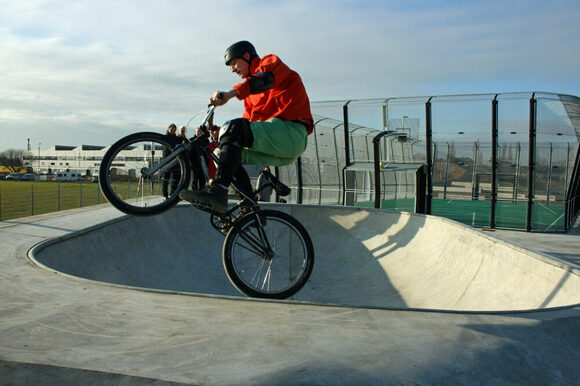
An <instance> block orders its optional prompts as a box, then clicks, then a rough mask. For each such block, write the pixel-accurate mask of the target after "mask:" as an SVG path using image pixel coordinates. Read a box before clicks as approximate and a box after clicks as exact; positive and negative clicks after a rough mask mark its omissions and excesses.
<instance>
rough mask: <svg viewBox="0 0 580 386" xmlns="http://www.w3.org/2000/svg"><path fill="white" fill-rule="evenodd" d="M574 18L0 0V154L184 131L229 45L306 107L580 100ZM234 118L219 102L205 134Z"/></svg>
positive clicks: (562, 12)
mask: <svg viewBox="0 0 580 386" xmlns="http://www.w3.org/2000/svg"><path fill="white" fill-rule="evenodd" d="M579 16H580V1H578V0H549V1H547V0H543V1H539V0H501V1H496V0H489V1H479V0H473V1H464V0H461V1H459V0H449V1H444V0H424V1H413V0H382V1H379V0H376V1H364V0H354V1H342V0H304V1H303V0H292V1H290V0H288V1H281V0H265V1H263V0H245V1H242V0H219V1H216V0H211V1H201V0H199V1H197V0H164V1H161V0H157V1H153V0H99V1H94V0H76V1H70V0H14V1H13V0H0V151H4V150H7V149H12V148H14V149H26V146H27V143H28V142H30V144H31V148H32V150H36V149H37V148H41V149H47V148H49V147H51V146H54V145H56V144H58V145H71V146H76V145H80V144H88V145H109V144H111V143H113V142H115V141H116V140H117V139H119V138H121V137H123V136H125V135H128V134H131V133H133V132H137V131H158V132H164V131H165V128H166V127H167V126H168V125H169V123H172V122H174V123H176V124H177V125H181V124H186V123H188V121H189V120H190V119H191V118H192V117H193V116H194V115H195V114H197V113H200V112H201V111H203V109H204V108H205V106H207V101H208V99H209V97H210V96H211V95H212V94H213V93H214V91H216V90H225V91H227V90H230V89H231V87H232V86H233V85H234V84H236V83H238V82H239V81H240V79H239V78H238V77H237V76H236V75H235V74H233V73H231V72H230V70H229V69H228V67H226V66H225V65H224V63H223V54H224V51H225V49H226V48H227V47H228V46H229V45H230V44H232V43H234V42H236V41H238V40H249V41H251V42H252V43H253V44H254V45H255V46H256V48H257V51H258V54H259V55H261V56H263V55H266V54H270V53H273V54H276V55H278V56H279V57H280V58H281V59H282V60H283V61H284V62H285V63H286V64H287V65H288V66H290V67H291V68H292V69H294V70H295V71H297V72H298V73H299V74H300V76H301V77H302V79H303V82H304V84H305V86H306V89H307V91H308V94H309V97H310V100H311V101H312V102H317V101H328V100H350V99H370V98H389V97H410V96H426V95H454V94H488V93H505V92H527V91H546V92H554V93H562V94H569V95H575V96H580V50H579V49H578V47H580V23H578V17H579ZM242 111H243V105H242V103H241V102H239V101H237V100H231V101H230V102H229V103H228V104H227V105H226V106H223V107H220V108H219V109H218V110H217V111H216V123H222V122H223V121H224V120H227V119H230V118H234V117H237V116H241V114H242ZM192 122H193V123H192V124H191V125H190V126H189V127H190V134H191V133H192V130H191V127H192V125H194V123H195V119H194V120H193V121H192Z"/></svg>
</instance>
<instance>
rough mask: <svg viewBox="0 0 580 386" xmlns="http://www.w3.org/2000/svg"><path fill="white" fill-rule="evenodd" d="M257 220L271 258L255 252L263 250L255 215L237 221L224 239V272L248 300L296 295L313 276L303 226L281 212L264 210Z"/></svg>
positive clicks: (311, 254)
mask: <svg viewBox="0 0 580 386" xmlns="http://www.w3.org/2000/svg"><path fill="white" fill-rule="evenodd" d="M260 218H261V222H262V223H263V224H264V225H263V228H262V229H263V230H264V233H265V235H266V236H267V239H268V242H269V243H270V245H271V249H272V251H273V256H272V257H265V256H266V254H265V253H264V250H261V251H259V250H258V249H260V248H264V240H263V239H261V237H260V231H259V229H260V226H259V225H257V215H256V213H249V214H247V215H245V216H244V217H242V218H240V219H239V220H237V221H236V222H235V223H234V225H233V226H232V228H231V229H230V231H229V232H228V234H227V236H226V239H225V241H224V246H223V251H222V258H223V265H224V269H225V271H226V274H227V276H228V278H229V280H230V282H231V283H232V284H233V285H234V287H236V288H237V289H238V290H239V291H240V292H242V293H243V294H245V295H247V296H250V297H257V298H269V299H286V298H288V297H290V296H292V295H294V294H295V293H296V292H298V291H299V290H300V289H301V288H302V287H303V286H304V285H305V284H306V282H307V281H308V278H309V277H310V274H311V273H312V268H313V266H314V248H313V246H312V240H311V239H310V235H309V234H308V232H307V231H306V229H305V228H304V226H302V224H300V222H298V220H296V219H295V218H294V217H292V216H290V215H288V214H286V213H284V212H280V211H276V210H264V211H261V212H260ZM250 240H253V241H250ZM252 244H255V245H252Z"/></svg>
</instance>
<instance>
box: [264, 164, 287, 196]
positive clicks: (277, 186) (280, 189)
mask: <svg viewBox="0 0 580 386" xmlns="http://www.w3.org/2000/svg"><path fill="white" fill-rule="evenodd" d="M261 174H263V175H264V176H266V178H267V179H268V181H270V183H271V184H272V186H273V187H274V190H275V191H276V193H278V194H279V195H280V196H287V195H289V194H290V192H292V189H291V188H290V187H289V186H287V185H285V184H284V183H282V182H280V180H279V179H277V178H276V176H274V175H273V174H272V173H270V172H268V171H265V170H262V172H261Z"/></svg>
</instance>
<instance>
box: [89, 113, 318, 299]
mask: <svg viewBox="0 0 580 386" xmlns="http://www.w3.org/2000/svg"><path fill="white" fill-rule="evenodd" d="M214 110H215V106H210V107H208V110H207V113H206V116H205V118H204V119H203V121H202V123H201V126H200V129H201V132H202V134H201V135H199V136H194V137H191V138H189V139H184V141H183V143H181V144H178V145H177V146H174V147H172V146H171V144H170V143H169V142H168V140H167V138H166V136H165V135H162V134H159V133H154V132H140V133H135V134H131V135H129V136H126V137H124V138H121V139H120V140H118V141H117V142H115V143H114V144H113V145H112V146H111V147H110V148H109V150H108V151H107V152H106V154H105V155H104V157H103V160H102V161H101V166H100V170H99V184H100V186H101V190H102V192H103V194H104V196H105V197H106V198H107V200H108V201H109V202H110V203H111V204H112V205H113V206H114V207H115V208H117V209H119V210H120V211H122V212H124V213H126V214H130V215H135V216H149V215H155V214H159V213H162V212H165V211H167V210H169V209H170V208H172V207H174V206H175V205H176V204H177V203H178V202H179V201H180V199H179V192H181V190H183V189H187V188H188V187H189V185H190V181H191V179H192V175H193V182H192V185H193V188H194V189H201V188H203V186H204V185H205V184H206V182H208V181H209V172H208V168H207V162H208V160H211V161H212V162H217V159H218V158H217V156H216V155H215V154H214V153H213V152H212V150H211V149H210V148H209V146H208V138H209V132H208V130H207V127H206V124H207V123H208V121H210V119H213V114H214ZM192 119H193V118H192ZM190 122H191V120H190ZM169 172H171V173H169ZM263 173H267V172H263ZM167 174H171V175H173V177H174V178H176V179H177V183H174V184H173V186H172V187H173V188H174V190H173V191H172V192H171V194H170V195H168V196H167V197H166V198H163V197H161V193H160V191H161V187H160V184H162V183H163V182H164V176H166V175H167ZM265 176H266V178H267V179H268V181H269V184H267V185H265V186H263V187H262V188H261V189H258V190H256V191H254V192H253V194H251V195H248V194H245V193H244V192H243V191H242V190H241V189H239V188H238V186H239V185H238V182H237V181H236V180H235V179H234V181H233V182H232V185H233V186H234V188H235V189H236V191H237V192H238V193H239V195H240V196H241V200H239V201H238V202H237V203H236V204H235V205H234V206H233V207H232V208H231V209H229V210H228V211H227V212H225V213H217V212H214V211H212V210H211V209H210V208H207V207H203V206H201V205H199V204H197V205H196V204H192V205H193V206H194V207H196V208H198V209H201V210H204V211H206V212H209V213H210V222H211V224H212V226H213V227H214V228H215V229H216V230H217V231H219V232H220V233H222V234H224V235H225V240H224V244H223V248H222V261H223V265H224V269H225V272H226V274H227V276H228V279H229V280H230V282H231V283H232V284H233V285H234V287H236V288H237V289H238V290H239V291H240V292H241V293H243V294H245V295H247V296H250V297H259V298H270V299H285V298H288V297H290V296H292V295H294V294H295V293H296V292H298V291H299V290H300V289H301V288H302V287H303V286H304V285H305V284H306V282H307V280H308V278H309V277H310V274H311V273H312V268H313V265H314V248H313V245H312V240H311V239H310V235H309V234H308V232H307V231H306V229H305V228H304V226H303V225H302V224H301V223H300V222H299V221H298V220H296V219H295V218H294V217H292V216H290V215H289V214H287V213H285V212H281V211H278V210H271V209H264V210H263V209H262V208H260V205H259V204H258V201H256V199H255V195H256V194H257V193H259V192H260V191H261V190H262V189H265V188H266V187H267V186H272V188H273V189H274V190H275V191H276V192H277V193H278V194H279V195H280V196H287V195H289V194H290V192H291V189H290V188H289V187H288V186H286V185H285V184H283V183H282V182H280V181H279V180H278V179H277V178H276V177H275V176H274V175H272V174H271V173H267V174H265Z"/></svg>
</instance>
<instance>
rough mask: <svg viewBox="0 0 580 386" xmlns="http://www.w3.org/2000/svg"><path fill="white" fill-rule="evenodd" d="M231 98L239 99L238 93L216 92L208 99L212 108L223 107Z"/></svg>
mask: <svg viewBox="0 0 580 386" xmlns="http://www.w3.org/2000/svg"><path fill="white" fill-rule="evenodd" d="M233 97H239V95H238V92H237V91H236V90H235V89H232V90H230V91H216V92H215V93H214V94H213V96H212V97H211V98H209V103H211V104H212V105H214V106H223V105H225V104H226V103H228V101H229V100H230V99H232V98H233Z"/></svg>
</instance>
